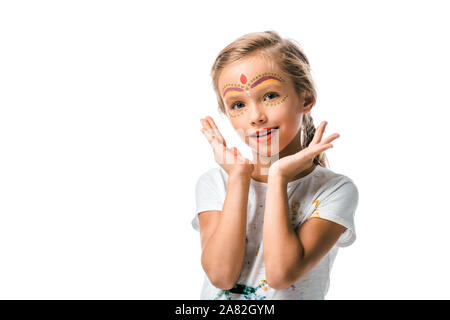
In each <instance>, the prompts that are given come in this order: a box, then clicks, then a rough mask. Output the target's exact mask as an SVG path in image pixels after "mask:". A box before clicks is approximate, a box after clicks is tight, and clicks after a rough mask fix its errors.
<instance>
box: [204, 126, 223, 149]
mask: <svg viewBox="0 0 450 320" xmlns="http://www.w3.org/2000/svg"><path fill="white" fill-rule="evenodd" d="M201 131H202V132H203V134H204V135H205V137H206V139H208V142H209V143H210V144H211V145H212V146H213V147H215V144H222V143H220V142H219V140H218V139H217V136H215V135H214V133H213V131H212V129H206V128H202V129H201Z"/></svg>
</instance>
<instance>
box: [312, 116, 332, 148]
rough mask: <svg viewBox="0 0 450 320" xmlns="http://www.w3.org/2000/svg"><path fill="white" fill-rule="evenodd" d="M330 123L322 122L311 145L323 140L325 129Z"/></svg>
mask: <svg viewBox="0 0 450 320" xmlns="http://www.w3.org/2000/svg"><path fill="white" fill-rule="evenodd" d="M327 124H328V122H326V121H322V122H321V123H320V124H319V126H318V127H317V129H316V132H315V133H314V138H313V139H312V141H311V143H310V145H315V144H318V143H319V142H320V140H321V139H322V136H323V133H324V131H325V127H326V126H327Z"/></svg>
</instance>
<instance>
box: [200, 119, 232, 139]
mask: <svg viewBox="0 0 450 320" xmlns="http://www.w3.org/2000/svg"><path fill="white" fill-rule="evenodd" d="M205 120H206V121H207V122H208V124H209V126H210V128H211V129H212V130H213V132H214V134H215V135H217V136H218V137H219V141H221V142H223V144H224V145H225V146H226V145H227V143H226V142H225V139H224V138H223V136H222V134H221V133H220V130H219V128H218V127H217V125H216V123H215V122H214V119H213V118H212V117H210V116H207V117H206V118H205Z"/></svg>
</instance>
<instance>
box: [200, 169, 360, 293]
mask: <svg viewBox="0 0 450 320" xmlns="http://www.w3.org/2000/svg"><path fill="white" fill-rule="evenodd" d="M227 181H228V174H227V172H226V171H225V170H224V169H223V168H222V167H220V166H219V167H216V168H212V169H209V170H208V171H206V172H205V173H203V174H202V175H201V176H200V178H199V179H198V181H197V184H196V190H195V191H196V212H195V216H194V218H193V220H192V226H193V227H194V229H195V230H197V231H199V220H198V214H199V213H200V212H202V211H209V210H219V211H222V207H223V204H224V201H225V195H226V191H227ZM266 191H267V183H264V182H259V181H256V180H254V179H251V181H250V189H249V197H248V206H247V236H246V246H245V259H244V264H243V267H242V271H241V274H240V276H239V279H238V281H237V282H236V285H235V286H234V288H232V289H230V290H221V289H219V288H216V287H214V286H213V285H212V284H211V282H210V281H209V278H208V277H207V275H206V273H205V279H204V283H203V287H202V291H201V295H200V299H202V300H212V299H218V300H222V299H228V300H244V299H247V300H263V299H267V300H302V299H324V298H325V295H326V293H327V291H328V287H329V282H330V271H331V267H332V265H333V262H334V259H335V257H336V254H337V251H338V247H346V246H349V245H351V244H352V243H353V242H354V241H355V239H356V233H355V225H354V219H353V218H354V214H355V210H356V207H357V205H358V189H357V188H356V185H355V184H354V183H353V180H351V179H350V178H348V177H347V176H344V175H342V174H337V173H334V172H333V171H331V170H330V169H328V168H324V167H321V166H319V165H317V166H316V167H315V168H314V170H313V171H312V172H311V173H309V174H308V175H306V176H304V177H302V178H300V179H297V180H295V181H291V182H288V185H287V195H288V200H289V215H290V218H291V225H292V227H293V228H296V227H297V226H299V225H301V224H302V223H304V222H305V221H306V220H307V219H309V218H310V217H319V218H323V219H326V220H330V221H333V222H336V223H339V224H341V225H343V226H345V227H346V228H347V229H346V230H345V231H344V233H343V234H342V235H341V236H340V238H339V240H338V241H337V243H336V245H335V246H333V248H332V249H331V250H330V251H329V252H328V253H327V254H326V255H325V256H324V257H323V258H322V259H321V260H320V262H319V263H318V264H317V265H316V266H315V267H314V268H313V269H311V270H310V271H309V272H308V273H307V274H305V275H304V276H303V277H301V278H300V279H299V280H298V281H297V282H296V283H295V284H294V285H292V286H290V287H289V288H286V289H282V290H276V289H273V288H271V287H269V286H268V284H267V281H266V276H265V266H264V255H263V244H262V229H263V219H264V206H265V199H266Z"/></svg>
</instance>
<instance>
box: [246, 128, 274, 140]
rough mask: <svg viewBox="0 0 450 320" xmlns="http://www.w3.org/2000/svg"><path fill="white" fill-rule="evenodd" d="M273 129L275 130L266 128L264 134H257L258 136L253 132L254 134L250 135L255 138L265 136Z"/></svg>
mask: <svg viewBox="0 0 450 320" xmlns="http://www.w3.org/2000/svg"><path fill="white" fill-rule="evenodd" d="M275 130H277V129H270V130H267V132H266V133H264V134H260V135H259V136H258V135H257V134H255V135H252V137H254V138H257V137H265V136H267V135H268V134H269V133H272V131H275Z"/></svg>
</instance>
